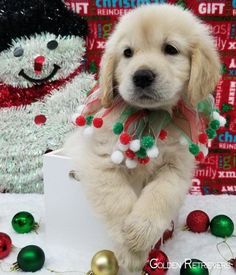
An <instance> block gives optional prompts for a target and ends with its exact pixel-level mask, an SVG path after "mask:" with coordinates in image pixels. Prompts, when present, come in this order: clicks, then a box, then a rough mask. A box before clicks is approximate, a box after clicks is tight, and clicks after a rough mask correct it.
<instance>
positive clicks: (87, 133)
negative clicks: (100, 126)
mask: <svg viewBox="0 0 236 275" xmlns="http://www.w3.org/2000/svg"><path fill="white" fill-rule="evenodd" d="M93 133H94V129H93V127H90V126H88V127H86V128H85V129H84V131H83V135H84V136H85V137H91V136H92V135H93Z"/></svg>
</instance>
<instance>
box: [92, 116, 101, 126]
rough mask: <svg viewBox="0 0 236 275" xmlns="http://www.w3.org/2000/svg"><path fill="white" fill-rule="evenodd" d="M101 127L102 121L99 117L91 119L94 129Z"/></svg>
mask: <svg viewBox="0 0 236 275" xmlns="http://www.w3.org/2000/svg"><path fill="white" fill-rule="evenodd" d="M102 125H103V119H102V118H101V117H95V118H94V119H93V126H94V127H95V128H101V127H102Z"/></svg>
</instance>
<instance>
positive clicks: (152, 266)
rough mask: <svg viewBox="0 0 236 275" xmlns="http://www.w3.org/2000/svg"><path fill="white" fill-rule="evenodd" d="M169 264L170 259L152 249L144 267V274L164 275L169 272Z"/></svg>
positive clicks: (161, 252) (159, 251)
mask: <svg viewBox="0 0 236 275" xmlns="http://www.w3.org/2000/svg"><path fill="white" fill-rule="evenodd" d="M168 262H169V259H168V257H167V256H166V254H165V253H164V252H163V251H161V250H157V249H152V250H151V251H150V253H149V255H148V259H147V262H146V264H145V266H144V267H143V271H144V274H148V275H164V274H166V272H167V271H168Z"/></svg>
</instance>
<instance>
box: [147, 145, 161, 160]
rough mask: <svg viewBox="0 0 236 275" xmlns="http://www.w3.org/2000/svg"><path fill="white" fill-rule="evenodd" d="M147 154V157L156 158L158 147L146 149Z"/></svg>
mask: <svg viewBox="0 0 236 275" xmlns="http://www.w3.org/2000/svg"><path fill="white" fill-rule="evenodd" d="M147 155H148V156H149V158H157V157H158V155H159V149H158V148H157V147H156V146H153V147H152V148H150V149H148V150H147Z"/></svg>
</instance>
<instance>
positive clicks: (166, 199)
mask: <svg viewBox="0 0 236 275" xmlns="http://www.w3.org/2000/svg"><path fill="white" fill-rule="evenodd" d="M219 68H220V62H219V57H218V54H217V51H216V49H215V46H214V43H213V38H212V37H211V36H210V34H209V30H208V28H207V27H206V26H205V25H204V24H202V23H201V22H200V20H199V19H197V18H196V17H195V16H194V15H193V14H192V13H191V12H189V11H187V10H183V9H181V8H179V7H177V6H173V5H166V4H163V5H157V4H151V5H147V6H142V7H140V8H137V9H135V10H133V11H131V12H130V13H128V14H127V15H125V16H123V17H122V18H121V19H120V21H119V23H118V24H117V26H116V28H115V30H114V32H113V33H112V34H111V36H110V38H109V39H108V41H107V44H106V49H105V52H104V55H103V57H102V62H101V70H100V79H99V85H100V91H101V93H102V103H103V105H104V107H105V108H106V107H109V106H111V104H112V102H113V100H114V98H115V97H116V95H117V94H119V95H120V96H121V97H122V98H123V100H124V101H125V102H126V103H127V104H130V105H133V106H136V107H139V108H145V109H165V110H168V111H169V112H170V113H171V110H172V108H173V107H174V106H175V105H176V103H177V102H178V100H179V99H180V98H181V97H184V98H185V99H186V100H187V101H188V103H189V104H190V105H191V106H192V107H193V108H194V107H195V106H196V105H197V103H198V102H199V101H201V100H202V99H204V98H206V97H207V96H208V94H209V93H210V92H212V91H213V90H214V88H215V86H216V84H217V81H218V78H219V71H220V70H219ZM119 115H120V112H119V110H118V111H117V110H116V111H114V112H112V113H111V114H110V115H109V116H107V118H105V120H104V126H103V127H102V128H101V129H97V130H96V132H95V134H94V135H93V136H92V137H91V138H90V139H88V138H85V137H84V136H83V135H82V134H81V131H78V132H76V133H75V134H73V136H72V137H70V138H69V139H68V140H67V142H66V145H65V151H66V152H67V153H68V154H69V155H70V156H72V158H73V159H74V160H75V163H76V170H78V177H79V179H80V181H81V182H82V184H83V185H84V186H85V187H86V192H87V196H88V199H89V201H90V202H91V203H92V205H93V206H94V210H95V211H96V213H98V214H100V216H101V217H102V218H103V220H104V221H105V223H106V224H107V226H108V230H109V232H110V234H111V235H112V237H113V239H114V242H115V243H116V247H117V251H116V254H117V256H118V260H119V263H120V265H121V266H122V265H123V266H125V267H128V268H129V269H130V270H141V268H142V266H143V264H144V263H145V259H146V257H147V253H148V251H149V250H150V248H151V246H152V245H154V244H155V242H156V241H157V240H158V239H159V238H160V237H161V236H162V234H163V232H164V230H165V229H166V228H168V226H169V224H170V221H171V220H172V219H173V217H175V215H176V214H177V213H178V210H179V208H180V206H181V204H182V201H183V199H184V197H185V194H186V192H187V190H188V188H189V186H190V184H191V177H192V172H193V169H194V157H193V156H192V155H191V154H190V153H189V152H188V147H187V146H185V145H183V144H181V143H180V142H179V140H178V138H175V137H176V130H175V128H174V127H173V126H171V125H170V126H168V137H170V138H167V139H166V140H165V141H157V142H158V148H159V150H160V155H159V156H158V158H157V159H156V160H153V161H151V162H150V163H149V164H148V165H138V167H137V168H135V169H132V170H129V169H127V168H126V167H124V166H122V165H117V164H114V163H112V162H111V158H110V155H111V153H112V150H113V147H114V146H115V144H116V140H117V137H116V136H115V135H114V134H113V133H112V124H113V123H114V122H115V121H117V119H118V118H119ZM75 211H76V210H75ZM95 230H96V229H95ZM124 274H126V273H124Z"/></svg>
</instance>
